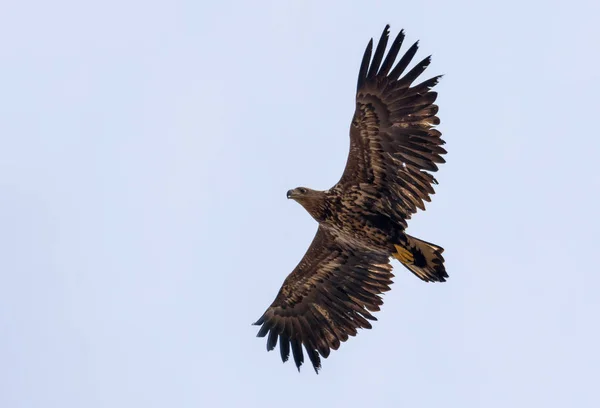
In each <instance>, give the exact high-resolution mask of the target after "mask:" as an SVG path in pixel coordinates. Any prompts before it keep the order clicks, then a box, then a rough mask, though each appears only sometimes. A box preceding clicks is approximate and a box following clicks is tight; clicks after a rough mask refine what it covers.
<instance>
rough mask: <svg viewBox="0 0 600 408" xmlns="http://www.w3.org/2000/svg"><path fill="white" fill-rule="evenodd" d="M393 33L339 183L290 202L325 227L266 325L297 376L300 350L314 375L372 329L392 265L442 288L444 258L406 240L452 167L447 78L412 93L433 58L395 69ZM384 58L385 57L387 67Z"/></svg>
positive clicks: (382, 45)
mask: <svg viewBox="0 0 600 408" xmlns="http://www.w3.org/2000/svg"><path fill="white" fill-rule="evenodd" d="M388 37H389V25H388V26H386V27H385V29H384V30H383V33H382V35H381V38H380V39H379V43H378V45H377V48H376V49H375V53H374V54H373V55H372V51H373V39H371V41H369V44H368V45H367V49H366V50H365V54H364V56H363V59H362V63H361V65H360V71H359V74H358V85H357V89H356V109H355V111H354V116H353V118H352V123H351V125H350V152H349V155H348V161H347V163H346V168H345V169H344V173H343V175H342V177H341V179H340V181H339V182H338V183H337V184H336V185H335V186H333V187H332V188H330V189H329V190H325V191H316V190H311V189H310V188H306V187H298V188H295V189H293V190H289V191H288V192H287V198H291V199H293V200H295V201H297V202H298V203H300V204H301V205H302V206H303V207H304V208H305V209H306V211H308V213H309V214H310V215H311V216H312V217H313V218H314V219H315V220H316V221H317V222H318V223H319V228H318V230H317V234H316V236H315V238H314V239H313V241H312V244H311V245H310V247H309V248H308V251H307V252H306V254H305V255H304V257H303V258H302V260H301V261H300V263H299V264H298V266H296V268H295V269H294V271H293V272H292V273H291V274H289V275H288V277H287V278H286V279H285V281H284V282H283V286H282V287H281V290H280V291H279V293H278V294H277V297H276V298H275V301H274V302H273V303H272V304H271V306H269V308H268V309H267V310H266V311H265V313H264V314H263V315H262V316H261V317H260V319H258V321H257V322H256V323H254V324H255V325H258V326H261V328H260V330H259V331H258V337H265V336H267V350H269V351H271V350H273V349H274V348H275V346H276V345H277V342H278V341H279V348H280V351H281V359H282V360H283V361H284V362H285V361H287V360H288V358H289V355H290V348H291V351H292V355H293V357H294V362H295V363H296V367H298V370H300V366H301V365H302V363H303V362H304V353H303V350H302V347H303V346H304V349H305V350H306V354H307V355H308V358H309V359H310V361H311V363H312V365H313V367H314V369H315V371H316V372H317V373H318V370H319V369H320V368H321V359H320V356H322V357H324V358H327V356H329V352H330V351H331V350H337V348H338V347H339V346H340V343H342V342H344V341H346V340H347V339H348V336H355V335H356V333H357V329H359V328H363V329H370V328H371V323H369V320H376V318H375V317H373V316H372V315H371V312H375V311H378V310H379V307H380V306H381V305H382V304H383V301H382V300H381V298H380V295H381V294H382V293H383V292H385V291H388V290H390V284H391V283H392V278H393V276H394V275H393V274H392V266H391V265H390V263H389V262H390V257H394V258H395V259H397V260H399V261H400V262H401V263H402V264H403V265H404V266H405V267H406V268H408V269H409V270H410V271H411V272H412V273H414V274H415V275H416V276H417V277H419V278H420V279H422V280H423V281H425V282H444V281H445V280H446V278H447V277H448V274H447V273H446V270H445V268H444V258H443V257H442V252H443V251H444V249H443V248H442V247H439V246H437V245H434V244H431V243H429V242H425V241H422V240H420V239H417V238H415V237H412V236H410V235H408V234H407V233H406V232H405V230H406V227H407V224H406V223H407V220H408V219H410V217H411V215H412V214H413V213H415V212H416V211H417V209H418V208H420V209H422V210H424V209H425V206H424V201H430V197H429V196H430V195H432V194H434V190H433V187H432V185H433V184H437V181H436V180H435V178H434V177H433V176H432V175H431V174H430V173H429V172H435V171H437V169H438V167H437V163H444V159H443V158H442V155H443V154H445V153H446V150H444V148H443V147H442V145H443V144H444V141H443V140H442V139H441V138H440V136H441V133H440V132H439V131H438V130H436V129H434V128H433V127H434V126H436V125H438V124H439V123H440V120H439V119H438V117H437V116H436V114H437V112H438V107H437V105H435V104H434V102H435V100H436V98H437V93H436V92H433V91H431V88H433V87H434V86H435V85H436V84H437V82H438V80H439V79H440V76H436V77H434V78H431V79H428V80H426V81H423V82H421V83H419V84H418V85H413V82H414V81H415V80H416V79H417V78H418V77H419V75H421V74H422V73H423V71H425V68H427V66H428V65H429V63H430V60H431V58H430V57H427V58H425V59H424V60H422V61H421V62H419V63H418V64H416V65H415V66H414V68H412V69H410V70H409V71H408V72H406V73H405V71H406V69H407V67H408V65H409V64H410V62H411V60H412V59H413V57H414V55H415V53H416V52H417V49H418V42H417V43H415V44H413V45H412V46H411V47H410V48H409V49H408V51H406V53H405V54H404V56H402V58H400V60H399V61H398V63H397V64H396V65H395V66H394V62H395V61H396V57H397V56H398V52H399V50H400V46H401V45H402V41H403V40H404V31H400V33H399V34H398V36H397V37H396V39H395V40H394V42H393V43H392V45H391V47H390V49H389V50H388V52H387V56H385V50H386V47H387V43H388ZM384 56H385V58H384Z"/></svg>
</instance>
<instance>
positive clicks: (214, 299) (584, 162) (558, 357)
mask: <svg viewBox="0 0 600 408" xmlns="http://www.w3.org/2000/svg"><path fill="white" fill-rule="evenodd" d="M94 3H95V4H94ZM599 19H600V3H599V2H597V1H588V2H586V1H570V2H557V1H530V2H523V1H504V2H495V4H491V3H484V2H476V1H472V2H469V1H454V2H446V1H422V2H399V1H380V2H361V3H360V4H358V3H356V4H352V3H351V2H347V1H337V2H328V3H327V4H325V3H322V4H321V3H320V2H293V3H292V2H290V3H289V4H288V3H284V2H279V1H273V2H241V1H237V2H211V3H210V4H208V3H203V2H198V1H188V2H162V3H157V2H152V1H150V2H149V1H136V2H117V1H103V2H93V3H92V2H78V1H53V2H41V1H29V2H28V1H21V2H16V1H14V2H9V3H6V4H3V5H2V6H0V73H1V75H0V166H1V167H0V333H1V334H0V406H1V407H6V408H30V407H33V408H37V407H40V408H49V407H57V408H58V407H60V408H71V407H73V408H75V407H77V408H83V407H85V408H96V407H109V408H120V407H123V408H131V407H138V406H139V407H144V408H150V407H203V406H215V407H221V406H222V407H230V406H249V407H253V406H261V407H270V406H281V405H282V404H283V405H285V406H286V407H288V408H293V407H305V406H306V405H307V404H309V405H310V406H330V407H332V406H342V405H343V406H347V407H354V406H376V407H392V406H393V407H398V406H410V407H434V406H435V407H439V406H444V407H461V408H466V407H486V408H493V407H502V408H506V407H568V406H573V407H578V408H585V407H597V406H600V398H599V397H598V394H597V390H596V388H597V383H598V379H599V378H600V368H599V367H600V352H599V351H598V350H599V349H598V344H600V329H599V327H598V324H599V320H600V319H599V317H598V314H599V312H600V300H599V296H598V294H597V293H598V288H599V287H600V277H599V275H600V272H599V266H598V264H597V258H596V254H597V253H598V249H597V244H598V242H599V239H598V230H599V229H600V222H599V220H598V215H597V211H598V209H599V208H600V178H599V176H598V172H597V170H596V168H597V160H598V156H599V153H600V141H599V140H600V137H599V135H598V130H597V127H596V125H595V123H594V120H595V119H596V117H597V116H598V114H599V113H600V103H599V101H598V92H599V91H600V57H599V56H598V53H599V51H598V44H599V41H600V25H599V24H598V20H599ZM386 23H389V24H391V31H392V33H393V34H392V35H395V33H396V32H397V31H398V30H400V29H401V28H404V29H405V30H406V33H407V40H408V41H409V42H412V41H414V40H417V39H420V40H421V50H420V53H419V56H421V57H424V56H426V55H429V54H433V63H432V65H431V67H430V69H429V70H428V71H427V73H428V74H429V75H436V74H441V73H443V74H445V77H444V79H443V81H442V82H441V83H440V85H439V86H438V91H439V95H440V96H439V99H438V102H439V105H440V118H441V120H442V124H441V126H440V127H439V129H440V130H441V131H442V132H443V134H444V139H445V140H446V141H447V149H448V151H449V154H448V156H447V161H448V163H447V164H446V165H444V166H442V168H441V171H440V172H439V173H438V174H437V175H436V177H437V179H438V180H439V182H440V185H439V186H438V188H437V194H436V195H435V196H434V197H433V202H432V203H431V204H429V205H428V210H427V212H426V213H421V214H419V215H417V216H416V217H415V218H414V219H413V220H412V222H411V223H410V226H409V231H410V233H411V234H413V235H415V236H417V237H420V238H423V239H425V240H428V241H431V242H435V243H437V244H440V245H442V246H444V247H445V248H446V252H445V253H444V255H445V258H446V262H447V269H448V272H449V274H450V280H449V281H448V282H447V283H444V284H436V285H433V284H425V283H423V282H421V281H419V280H418V279H416V278H415V277H414V276H412V274H410V273H409V272H408V271H407V270H405V269H404V268H402V267H401V266H400V265H399V264H397V263H395V266H396V267H395V272H396V279H395V284H394V286H393V290H392V291H391V292H389V293H388V294H387V295H386V296H385V302H386V303H385V305H384V308H383V310H382V312H381V313H379V314H378V315H377V317H378V318H379V321H378V322H376V323H375V325H374V329H373V330H370V331H361V332H360V334H359V335H358V336H357V337H356V338H352V339H351V340H350V341H348V342H347V343H345V344H344V345H343V346H342V347H341V348H340V350H338V351H337V352H334V353H332V354H331V356H330V357H329V358H328V359H327V360H324V367H323V370H322V371H321V374H320V375H318V376H316V375H315V374H314V372H313V371H312V369H311V368H310V367H306V366H305V367H304V369H303V370H302V372H301V373H300V374H298V372H297V371H296V369H295V367H294V366H293V364H291V363H287V364H285V365H283V364H282V363H281V361H280V359H279V355H278V353H267V352H266V351H265V341H264V339H257V338H255V334H256V327H254V326H250V323H251V322H253V321H255V320H256V319H257V318H258V317H259V316H260V315H261V314H262V312H263V311H264V309H265V308H266V307H267V306H268V305H269V304H270V302H271V301H272V300H273V298H274V297H275V295H276V293H277V291H278V290H279V287H280V285H281V283H282V281H283V279H284V278H285V276H286V275H287V274H288V273H289V272H290V271H291V270H292V269H293V268H294V266H295V265H296V263H297V262H298V261H299V259H300V258H301V257H302V255H303V254H304V251H305V250H306V248H307V247H308V245H309V243H310V241H311V240H312V238H313V235H314V232H315V229H316V224H315V222H314V221H313V220H312V219H311V218H310V216H308V214H306V213H305V211H304V210H303V209H302V208H301V207H300V206H298V205H297V204H295V203H293V202H291V201H288V200H286V198H285V193H286V191H287V190H288V189H289V188H292V187H296V186H298V185H306V186H310V187H313V188H317V189H324V188H328V187H330V186H331V185H333V184H334V183H335V182H336V181H337V180H338V178H339V176H340V175H341V173H342V170H343V166H344V163H345V160H346V154H347V149H348V128H349V123H350V118H351V115H352V112H353V108H354V100H353V97H354V90H355V81H356V75H357V73H358V67H359V64H360V59H361V57H362V53H363V50H364V47H365V45H366V44H367V42H368V40H369V38H370V37H378V36H379V35H380V33H381V30H382V29H383V27H384V25H385V24H386Z"/></svg>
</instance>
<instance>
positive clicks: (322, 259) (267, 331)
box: [254, 227, 393, 373]
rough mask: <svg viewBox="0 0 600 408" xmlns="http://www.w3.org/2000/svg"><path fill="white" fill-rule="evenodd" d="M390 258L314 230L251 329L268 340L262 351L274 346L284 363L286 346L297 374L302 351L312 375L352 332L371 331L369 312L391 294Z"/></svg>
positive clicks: (286, 352)
mask: <svg viewBox="0 0 600 408" xmlns="http://www.w3.org/2000/svg"><path fill="white" fill-rule="evenodd" d="M391 269H392V268H391V266H390V264H389V256H388V255H384V254H377V253H372V252H369V251H365V250H363V249H358V248H350V247H348V246H346V245H345V244H344V243H342V242H339V241H338V240H337V239H336V238H335V237H334V236H333V235H331V233H329V232H328V231H327V230H325V229H323V228H322V227H319V229H318V231H317V234H316V235H315V238H314V239H313V242H312V244H311V245H310V247H309V249H308V251H307V252H306V254H305V255H304V258H302V260H301V261H300V263H299V264H298V266H297V267H296V269H294V271H293V272H292V273H291V274H290V275H288V277H287V278H286V279H285V281H284V283H283V286H282V287H281V290H280V291H279V293H278V294H277V297H276V298H275V301H274V302H273V303H272V304H271V306H269V308H268V309H267V310H266V311H265V313H264V314H263V315H262V316H261V318H260V319H258V321H257V322H256V323H254V324H256V325H262V327H261V328H260V330H259V332H258V337H265V336H267V335H268V337H267V350H268V351H271V350H273V349H274V348H275V346H276V345H277V341H278V340H279V348H280V351H281V359H282V360H283V361H284V362H285V361H287V359H288V357H289V355H290V347H291V350H292V354H293V357H294V361H295V363H296V366H297V367H298V370H300V366H301V365H302V363H303V362H304V353H303V352H302V346H304V348H305V350H306V353H307V354H308V358H309V359H310V361H311V363H312V365H313V367H314V369H315V371H317V373H318V369H319V368H320V367H321V360H320V357H319V356H323V357H324V358H327V356H329V352H330V350H331V349H333V350H337V348H338V347H339V346H340V343H341V342H344V341H346V340H347V339H348V336H355V335H356V329H358V328H366V329H370V328H371V324H370V323H369V322H368V320H376V319H375V318H374V317H373V316H372V315H371V314H370V313H369V312H370V311H371V312H373V311H377V310H379V306H380V305H382V304H383V301H382V300H381V298H380V297H379V296H378V295H379V294H381V293H382V292H385V291H388V290H389V289H390V287H389V285H390V284H391V283H392V278H393V275H392V273H391Z"/></svg>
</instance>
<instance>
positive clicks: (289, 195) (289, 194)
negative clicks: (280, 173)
mask: <svg viewBox="0 0 600 408" xmlns="http://www.w3.org/2000/svg"><path fill="white" fill-rule="evenodd" d="M286 196H287V198H292V190H288V192H287V194H286Z"/></svg>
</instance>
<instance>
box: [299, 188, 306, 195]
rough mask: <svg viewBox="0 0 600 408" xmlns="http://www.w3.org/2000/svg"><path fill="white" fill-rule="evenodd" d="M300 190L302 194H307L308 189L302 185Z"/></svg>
mask: <svg viewBox="0 0 600 408" xmlns="http://www.w3.org/2000/svg"><path fill="white" fill-rule="evenodd" d="M298 191H299V192H300V194H306V189H305V188H304V187H300V188H299V189H298Z"/></svg>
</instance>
